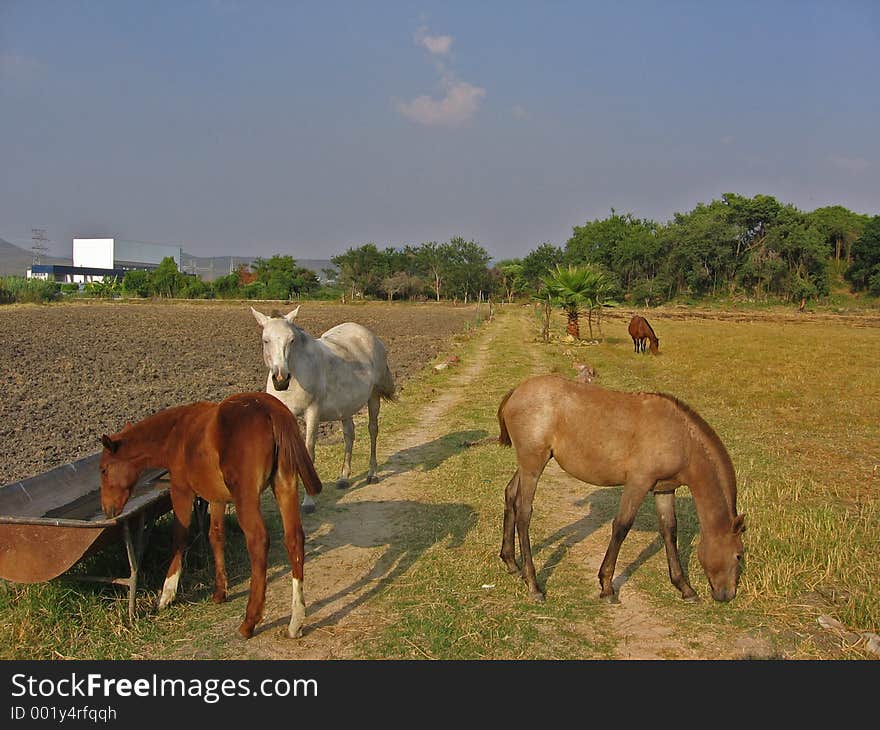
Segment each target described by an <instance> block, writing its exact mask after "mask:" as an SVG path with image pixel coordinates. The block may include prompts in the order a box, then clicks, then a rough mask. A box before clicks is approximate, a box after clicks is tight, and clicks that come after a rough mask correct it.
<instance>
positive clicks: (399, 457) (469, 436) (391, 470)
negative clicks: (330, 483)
mask: <svg viewBox="0 0 880 730" xmlns="http://www.w3.org/2000/svg"><path fill="white" fill-rule="evenodd" d="M487 438H489V433H488V431H486V430H485V429H470V430H467V431H454V432H452V433H447V434H444V435H442V436H438V437H437V438H435V439H432V440H431V441H426V442H424V443H421V444H419V445H417V446H410V447H408V448H405V449H400V450H399V451H396V452H394V453H393V454H391V455H390V456H388V457H387V458H386V459H385V461H384V462H382V463H381V464H379V465H378V468H377V471H376V475H377V476H378V477H379V480H380V481H382V480H384V479H386V478H388V477H393V476H397V475H398V474H403V473H404V472H413V471H421V472H425V471H432V470H433V469H436V468H437V467H438V466H440V465H441V464H442V463H443V462H444V461H446V459H448V458H449V457H451V456H455V455H456V454H458V453H460V452H462V451H464V450H465V449H468V448H470V447H472V446H474V445H476V444H477V443H481V442H483V441H484V440H486V439H487ZM366 476H367V472H366V471H363V472H360V473H359V474H358V475H357V476H356V477H355V478H354V479H352V485H355V482H357V485H356V486H358V487H362V486H365V484H366Z"/></svg>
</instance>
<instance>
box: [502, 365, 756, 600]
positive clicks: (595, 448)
mask: <svg viewBox="0 0 880 730" xmlns="http://www.w3.org/2000/svg"><path fill="white" fill-rule="evenodd" d="M498 424H499V426H500V429H501V433H500V436H499V442H500V443H501V444H504V445H506V446H509V445H513V447H514V449H515V450H516V460H517V465H518V466H517V470H516V472H515V473H514V475H513V477H512V478H511V480H510V482H508V484H507V488H506V491H505V503H504V537H503V540H502V544H501V559H502V560H503V561H504V563H505V565H507V568H508V570H509V571H510V572H511V573H515V574H518V575H521V576H522V578H523V580H525V582H526V583H527V585H528V587H529V592H530V594H531V596H532V598H534V599H536V600H544V594H543V592H542V591H541V589H540V588H539V587H538V582H537V579H536V577H535V566H534V564H533V562H532V550H531V544H530V542H529V521H530V519H531V516H532V500H533V499H534V496H535V490H536V488H537V486H538V478H539V477H540V476H541V474H542V472H543V471H544V467H545V466H546V465H547V462H548V461H549V460H550V458H551V457H552V458H554V459H556V462H557V463H558V464H559V466H560V467H562V468H563V469H564V470H565V471H566V472H567V473H569V474H571V476H573V477H576V478H577V479H580V480H581V481H582V482H587V483H589V484H595V485H597V486H616V485H623V493H622V495H621V499H620V505H619V507H618V511H617V515H616V517H615V518H614V521H613V523H612V528H611V541H610V542H609V543H608V549H607V551H606V553H605V558H604V560H603V561H602V565H601V567H600V568H599V585H600V588H601V593H600V597H601V598H603V599H605V600H606V601H608V602H617V597H616V596H615V593H614V586H613V583H612V580H613V578H614V567H615V564H616V562H617V555H618V553H619V552H620V546H621V544H622V543H623V540H624V538H626V535H627V533H628V532H629V529H630V527H631V526H632V523H633V520H634V519H635V516H636V512H637V511H638V508H639V505H641V503H642V500H643V499H644V498H645V495H646V494H648V492H651V491H653V492H654V499H655V506H656V510H657V516H658V518H659V523H660V534H661V536H662V537H663V542H664V544H665V546H666V560H667V563H668V565H669V578H670V580H671V581H672V584H673V585H674V586H675V587H676V588H678V590H680V591H681V595H682V598H684V599H686V600H696V598H697V594H696V592H695V591H694V589H693V588H691V586H690V584H689V583H688V581H687V578H686V577H685V575H684V571H683V570H682V567H681V561H680V559H679V556H678V545H677V537H676V517H675V489H676V488H677V487H678V486H680V485H682V484H686V485H687V486H688V487H689V488H690V491H691V494H692V496H693V499H694V504H695V505H696V508H697V516H698V518H699V522H700V533H701V537H700V545H699V547H698V549H697V557H698V558H699V560H700V563H701V564H702V566H703V570H704V571H705V573H706V577H707V578H708V579H709V585H710V586H711V589H712V595H713V597H714V598H715V599H716V600H718V601H729V600H730V599H732V598H733V597H734V596H735V595H736V587H737V581H738V579H739V574H740V570H741V567H742V557H743V543H742V533H743V531H744V530H745V525H744V519H743V515H737V513H736V475H735V473H734V469H733V464H732V462H731V460H730V456H729V455H728V453H727V450H726V449H725V448H724V445H723V444H722V443H721V440H720V439H719V438H718V436H717V434H716V433H715V432H714V431H713V430H712V428H711V427H710V426H709V425H708V424H707V423H706V422H705V421H704V420H703V419H702V418H701V417H700V416H699V415H697V414H696V413H695V412H694V411H693V410H691V409H690V408H689V407H688V406H687V405H685V404H684V403H682V402H681V401H679V400H677V399H676V398H674V397H672V396H670V395H665V394H662V393H627V392H620V391H614V390H607V389H605V388H601V387H599V386H597V385H593V384H587V383H579V382H577V381H576V380H571V379H569V378H562V377H559V376H554V375H542V376H538V377H534V378H530V379H528V380H525V381H524V382H522V383H521V384H520V385H518V386H517V387H516V388H514V389H513V390H512V391H510V392H509V393H508V394H507V395H505V396H504V398H503V399H502V401H501V405H500V406H499V408H498ZM514 531H516V533H517V534H518V535H519V544H520V552H521V556H522V568H520V566H518V565H517V563H516V558H515V546H514Z"/></svg>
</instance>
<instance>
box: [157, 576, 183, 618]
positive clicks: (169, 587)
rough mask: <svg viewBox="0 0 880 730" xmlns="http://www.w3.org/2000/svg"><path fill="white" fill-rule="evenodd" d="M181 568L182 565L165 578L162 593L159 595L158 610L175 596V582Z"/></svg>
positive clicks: (177, 580) (177, 579) (178, 578)
mask: <svg viewBox="0 0 880 730" xmlns="http://www.w3.org/2000/svg"><path fill="white" fill-rule="evenodd" d="M181 570H182V566H181V567H180V568H178V569H177V571H176V572H174V573H172V574H171V575H169V576H168V577H167V578H166V579H165V583H164V584H163V585H162V595H161V596H159V609H160V610H161V609H163V608H165V606H167V605H168V604H169V603H171V602H172V601H173V600H174V599H175V598H176V597H177V584H178V582H179V581H180V572H181Z"/></svg>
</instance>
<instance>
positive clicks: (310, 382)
mask: <svg viewBox="0 0 880 730" xmlns="http://www.w3.org/2000/svg"><path fill="white" fill-rule="evenodd" d="M251 312H253V314H254V318H255V319H256V320H257V322H258V323H259V324H260V326H261V327H262V328H263V360H264V361H265V362H266V367H268V368H269V374H268V376H267V378H266V392H267V393H270V394H272V395H274V396H275V397H276V398H278V400H280V401H281V402H282V403H284V405H286V406H287V407H288V408H289V409H290V410H291V411H293V413H294V415H296V416H299V417H301V418H303V419H304V420H305V424H306V447H307V448H308V451H309V456H311V457H312V460H314V458H315V442H316V441H317V439H318V424H320V423H323V422H325V421H341V422H342V437H343V440H344V441H345V458H344V461H343V463H342V474H341V475H340V477H339V481H338V482H337V483H336V485H337V486H338V487H339V488H340V489H345V488H346V487H348V486H349V484H350V481H349V477H350V476H351V450H352V446H353V445H354V419H353V416H354V414H355V413H357V412H358V411H359V410H360V409H361V408H363V407H364V405H365V404H366V406H367V409H368V412H369V430H370V469H369V471H368V472H367V483H368V484H372V483H375V482H377V481H379V479H378V477H377V476H376V468H377V467H376V436H377V435H378V433H379V402H380V399H381V398H384V399H385V400H394V398H395V393H394V388H395V386H394V377H393V376H392V375H391V370H390V369H389V367H388V360H387V357H386V351H385V345H384V343H383V342H382V340H380V339H379V338H378V337H376V335H374V334H373V333H372V332H370V330H368V329H367V328H366V327H363V326H361V325H359V324H356V323H355V322H345V323H343V324H339V325H336V326H335V327H331V328H330V329H329V330H327V331H326V332H325V333H324V334H323V335H321V337H320V339H317V340H316V339H315V338H313V337H312V336H311V335H309V334H308V333H307V332H306V331H305V330H303V329H302V328H300V327H298V326H297V325H295V324H294V323H293V321H294V319H296V316H297V314H299V307H297V308H296V309H294V310H293V311H292V312H289V313H288V314H285V315H283V316H281V317H270V316H267V315H265V314H262V313H261V312H258V311H257V310H256V309H254V308H253V307H251ZM302 505H303V511H304V512H313V511H314V509H315V503H314V500H313V499H312V498H311V497H310V496H309V495H308V494H306V495H305V497H304V498H303V502H302Z"/></svg>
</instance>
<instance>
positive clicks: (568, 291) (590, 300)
mask: <svg viewBox="0 0 880 730" xmlns="http://www.w3.org/2000/svg"><path fill="white" fill-rule="evenodd" d="M541 281H542V283H543V284H544V286H545V287H546V288H547V293H548V294H549V295H550V300H551V301H552V302H553V304H554V305H555V306H557V307H560V308H562V310H563V311H564V312H565V314H566V316H567V317H568V323H567V325H566V328H565V331H566V334H569V335H571V336H572V337H574V338H575V339H577V340H579V339H580V338H581V330H580V315H581V314H582V313H583V312H584V311H586V312H587V313H588V322H589V326H590V338H591V339H592V337H593V311H594V310H597V309H601V308H602V307H607V306H614V304H615V302H613V301H611V300H610V299H609V298H608V297H609V296H610V293H611V291H612V289H613V285H612V283H611V281H610V279H609V278H608V275H607V274H605V272H604V271H602V270H601V269H600V268H599V267H597V266H594V265H592V264H586V265H585V266H572V265H569V266H565V267H564V266H562V265H561V264H557V265H556V269H555V270H553V271H551V272H550V273H549V275H548V276H542V277H541Z"/></svg>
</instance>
